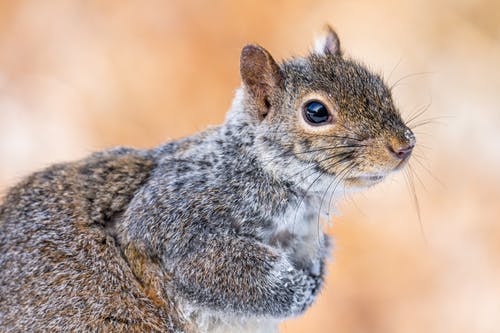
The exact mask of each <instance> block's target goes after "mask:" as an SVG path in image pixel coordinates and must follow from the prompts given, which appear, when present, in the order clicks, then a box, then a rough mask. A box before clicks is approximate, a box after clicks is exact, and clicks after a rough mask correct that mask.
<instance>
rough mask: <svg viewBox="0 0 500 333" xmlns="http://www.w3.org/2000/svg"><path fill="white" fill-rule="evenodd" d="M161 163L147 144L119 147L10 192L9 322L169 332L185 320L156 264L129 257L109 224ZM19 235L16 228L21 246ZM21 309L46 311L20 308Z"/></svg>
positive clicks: (5, 316)
mask: <svg viewBox="0 0 500 333" xmlns="http://www.w3.org/2000/svg"><path fill="white" fill-rule="evenodd" d="M153 166H154V164H153V162H152V159H150V158H149V157H148V156H147V155H146V154H144V153H136V152H134V151H132V150H120V149H119V150H113V151H110V152H105V153H98V154H95V155H93V156H91V157H90V158H88V159H85V160H82V161H79V162H75V163H69V164H62V165H55V166H52V167H50V168H48V169H46V170H44V171H41V172H38V173H36V174H34V175H32V176H30V177H29V178H28V179H26V180H25V181H23V182H22V183H20V184H19V185H17V186H16V187H15V188H13V189H12V190H11V191H10V192H9V194H8V196H7V197H6V198H5V201H4V204H3V206H2V209H3V210H2V211H1V212H0V219H3V218H2V216H8V218H9V219H8V220H7V221H5V222H4V223H5V225H4V228H5V229H7V230H4V232H3V233H2V234H1V238H0V250H1V252H2V253H3V255H4V256H9V258H6V260H4V261H3V263H4V266H3V267H0V271H1V272H2V275H3V276H2V281H3V283H4V284H2V285H1V286H0V290H1V293H0V298H1V299H0V313H2V318H0V324H1V326H2V327H3V328H10V329H12V330H13V331H16V332H27V331H30V330H31V329H32V328H33V327H46V328H47V329H50V331H54V332H55V331H62V330H63V331H97V330H98V331H100V332H155V331H157V332H160V331H161V332H165V331H169V330H170V331H172V328H173V327H176V328H177V329H180V328H182V327H183V325H182V324H181V323H179V322H176V321H177V320H178V319H177V318H178V316H176V315H174V316H172V314H175V309H174V308H173V307H172V304H168V303H167V301H166V299H165V298H161V297H160V296H158V295H157V294H156V293H157V291H156V290H157V289H158V288H157V286H156V283H159V282H158V280H157V279H154V278H152V276H153V274H154V276H161V275H158V271H155V272H154V273H153V272H152V271H153V270H154V267H155V266H154V265H152V264H150V263H149V262H145V259H144V258H143V257H142V256H141V255H136V251H135V250H133V249H127V250H126V251H127V254H128V258H127V259H125V257H124V256H123V253H120V251H119V249H118V247H117V246H115V240H114V238H113V237H112V236H111V235H110V233H109V232H107V231H106V230H105V228H106V224H107V223H110V222H111V220H112V219H113V218H114V215H115V214H117V213H120V212H121V211H123V209H124V208H125V207H126V205H127V204H128V203H129V201H130V199H131V197H132V196H133V195H134V193H135V191H136V190H137V189H138V187H139V186H141V184H143V182H144V181H145V180H146V179H147V177H148V175H149V172H150V170H151V169H152V168H153ZM34 212H35V214H34ZM36 212H38V213H36ZM54 219H59V220H60V221H65V222H66V223H65V224H61V223H53V221H54ZM106 221H107V222H106ZM9 229H15V234H14V233H10V232H9ZM10 237H16V242H15V245H13V244H12V242H9V240H8V238H10ZM7 242H9V244H8V246H9V249H8V251H7V249H6V248H4V245H5V244H7ZM127 260H128V263H127ZM129 265H130V266H129ZM129 267H132V269H130V268H129ZM54 272H57V274H54ZM146 295H147V296H149V297H146ZM49 299H50V302H49ZM158 305H161V306H158ZM20 308H26V309H36V311H33V313H23V314H20V313H19V312H17V309H20ZM51 313H54V315H51ZM171 321H174V322H173V323H169V322H171ZM183 331H187V329H186V328H184V329H183Z"/></svg>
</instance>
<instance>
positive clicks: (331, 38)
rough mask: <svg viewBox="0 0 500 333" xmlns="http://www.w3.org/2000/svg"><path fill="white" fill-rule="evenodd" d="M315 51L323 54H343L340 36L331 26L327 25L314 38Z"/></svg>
mask: <svg viewBox="0 0 500 333" xmlns="http://www.w3.org/2000/svg"><path fill="white" fill-rule="evenodd" d="M314 53H315V54H317V55H321V56H324V55H328V54H331V55H335V56H342V51H341V50H340V40H339V36H338V35H337V33H336V32H335V30H333V29H332V27H331V26H329V25H326V26H325V27H324V28H323V31H322V33H321V35H320V36H319V37H317V38H316V39H315V40H314Z"/></svg>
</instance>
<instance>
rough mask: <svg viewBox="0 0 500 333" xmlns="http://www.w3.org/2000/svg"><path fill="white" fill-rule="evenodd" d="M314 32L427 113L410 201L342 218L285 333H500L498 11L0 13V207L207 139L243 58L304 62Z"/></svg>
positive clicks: (229, 7)
mask: <svg viewBox="0 0 500 333" xmlns="http://www.w3.org/2000/svg"><path fill="white" fill-rule="evenodd" d="M325 23H330V24H332V25H333V26H334V27H335V28H336V30H337V32H338V33H339V35H340V37H341V42H342V46H343V49H344V50H345V52H346V54H347V55H349V56H352V57H353V58H356V59H360V60H362V61H364V62H365V63H366V64H367V65H368V66H369V67H370V68H372V69H373V70H375V71H378V72H380V73H383V74H384V76H385V77H386V78H387V81H388V82H389V84H395V83H396V82H398V83H397V85H396V88H395V89H394V98H395V100H396V103H397V105H398V106H399V107H400V109H401V112H402V114H403V115H404V116H405V118H406V119H408V118H410V117H411V115H412V114H415V113H416V112H419V111H420V110H424V109H425V110H426V112H425V113H424V114H422V115H421V116H420V117H418V118H417V119H416V120H415V121H414V124H418V123H419V122H420V123H421V126H419V127H418V128H416V129H415V131H416V133H417V137H418V149H417V151H416V154H415V156H414V157H413V160H412V162H411V165H412V168H413V171H414V173H413V183H414V185H415V191H413V190H412V189H411V186H408V185H407V182H406V180H405V177H404V175H403V174H402V173H400V174H398V175H394V176H393V177H391V178H390V179H389V181H386V182H385V183H384V184H381V185H379V186H376V187H374V188H373V189H370V190H369V191H366V192H364V193H363V194H357V195H353V196H352V197H350V198H349V199H348V200H346V201H344V202H343V203H341V204H340V206H339V211H340V213H339V216H337V217H335V218H334V219H333V220H334V224H333V226H332V227H330V228H329V229H330V230H329V232H330V233H331V234H332V235H333V236H334V237H335V241H336V245H335V250H334V252H333V255H332V260H331V262H330V265H329V275H328V278H327V282H326V288H325V290H324V291H323V293H322V294H321V297H320V299H319V300H318V302H317V303H316V304H315V305H314V306H313V307H312V308H311V309H310V310H309V311H308V312H307V313H306V314H305V315H304V316H302V317H300V318H297V319H294V320H290V321H288V322H286V323H285V324H283V325H282V329H281V330H282V332H285V333H295V332H350V333H362V332H369V333H374V332H375V333H379V332H380V333H390V332H405V333H406V332H408V333H411V332H428V333H429V332H436V333H437V332H439V333H443V332H447V333H449V332H453V333H455V332H456V333H458V332H464V333H465V332H467V333H471V332H481V333H488V332H500V205H499V198H500V175H499V170H500V109H499V106H500V94H499V87H500V2H498V1H475V0H453V1H452V0H449V1H445V0H443V1H421V0H419V1H417V0H414V1H397V2H396V1H389V0H375V1H374V0H356V1H321V0H317V1H315V0H287V1H285V0H276V1H264V0H261V1H245V2H239V1H234V0H214V1H201V0H191V1H180V0H178V1H176V0H171V1H97V0H96V1H91V0H85V1H83V0H82V1H76V0H52V1H36V0H33V1H8V0H1V1H0V192H2V193H5V191H6V190H7V188H8V187H9V186H11V185H13V184H14V183H16V182H17V181H19V180H20V179H21V178H22V177H23V176H25V175H27V174H29V173H30V172H32V171H34V170H37V169H40V168H43V167H45V166H47V165H49V164H52V163H54V162H60V161H68V160H73V159H77V158H81V157H84V156H85V155H87V154H89V153H90V152H93V151H96V150H102V149H105V148H108V147H112V146H116V145H122V146H133V147H152V146H155V145H158V144H160V143H161V142H164V141H166V140H169V139H173V138H179V137H182V136H186V135H189V134H191V133H194V132H196V131H199V130H202V129H204V128H205V127H206V126H208V125H210V124H218V123H220V122H222V121H223V119H224V114H225V112H226V110H227V109H228V107H229V105H230V102H231V98H232V95H233V92H234V90H235V89H236V88H237V87H238V85H239V72H238V68H239V67H238V61H239V52H240V50H241V48H242V47H243V45H244V44H246V43H249V42H254V43H255V42H257V43H259V44H261V45H263V46H265V47H266V48H267V49H268V50H269V51H271V53H272V54H273V55H274V56H275V58H276V59H283V58H286V57H290V56H292V55H300V54H305V53H306V52H307V51H308V50H309V49H310V47H311V45H312V37H313V36H314V33H315V32H318V31H319V30H320V28H321V27H322V26H323V25H324V24H325ZM410 178H412V177H410ZM414 193H416V196H417V199H418V206H419V208H417V205H416V201H415V195H414ZM419 216H420V218H419Z"/></svg>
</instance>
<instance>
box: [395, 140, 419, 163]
mask: <svg viewBox="0 0 500 333" xmlns="http://www.w3.org/2000/svg"><path fill="white" fill-rule="evenodd" d="M413 147H415V144H413V143H410V144H402V145H389V146H388V148H389V151H390V152H391V153H392V155H394V156H395V157H396V158H398V159H401V160H404V159H405V158H407V157H408V156H410V154H411V152H412V150H413Z"/></svg>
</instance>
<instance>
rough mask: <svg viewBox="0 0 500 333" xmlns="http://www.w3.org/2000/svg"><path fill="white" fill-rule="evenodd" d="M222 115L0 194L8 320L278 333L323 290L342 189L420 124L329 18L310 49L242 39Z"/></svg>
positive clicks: (369, 176)
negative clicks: (205, 125)
mask: <svg viewBox="0 0 500 333" xmlns="http://www.w3.org/2000/svg"><path fill="white" fill-rule="evenodd" d="M240 73H241V79H242V85H241V87H240V88H239V89H238V90H237V92H236V96H235V98H234V100H233V103H232V106H231V108H230V110H229V112H228V114H227V117H226V120H225V122H224V123H223V124H222V125H220V126H216V127H212V128H209V129H207V130H205V131H203V132H201V133H198V134H195V135H193V136H190V137H186V138H183V139H180V140H176V141H171V142H167V143H165V144H163V145H161V146H159V147H157V148H154V149H150V150H134V149H127V148H116V149H112V150H109V151H105V152H100V153H96V154H93V155H91V156H90V157H88V158H86V159H83V160H80V161H77V162H72V163H63V164H58V165H54V166H51V167H49V168H47V169H45V170H43V171H40V172H37V173H34V174H32V175H31V176H29V177H27V178H26V179H24V180H23V181H22V182H20V183H19V184H18V185H17V186H15V187H13V188H12V189H11V190H10V191H9V192H8V193H7V195H6V196H5V198H4V200H3V204H2V206H0V331H2V332H28V331H44V332H69V331H74V332H77V331H78V332H266V333H267V332H273V331H276V330H277V325H278V324H279V323H280V322H281V321H283V320H285V319H287V318H290V317H293V316H297V315H299V314H301V313H303V312H304V311H305V310H306V309H307V308H308V307H309V306H310V305H311V304H312V303H313V302H314V300H315V299H316V297H317V295H318V292H319V291H320V289H321V286H322V283H323V278H324V274H325V258H326V257H327V255H328V251H329V238H328V237H327V236H326V235H325V234H324V233H323V232H322V231H321V230H320V229H319V225H318V223H319V220H320V216H319V215H320V214H322V213H323V212H325V211H328V209H329V206H330V201H331V198H332V197H333V198H335V196H336V193H338V192H341V190H340V189H342V191H350V190H353V189H359V188H364V187H368V186H371V185H373V184H376V183H378V182H380V181H381V180H382V179H384V177H385V176H386V175H387V174H389V173H391V172H393V171H395V170H398V169H400V168H401V167H402V166H404V165H405V163H406V162H407V160H408V158H409V157H410V155H411V151H412V148H413V147H414V145H415V136H414V135H413V133H412V132H411V130H410V129H409V128H408V127H407V126H406V125H405V124H404V122H403V121H402V120H401V117H400V114H399V112H398V110H397V109H396V107H395V106H394V104H393V101H392V97H391V92H390V89H389V88H388V87H387V86H386V84H385V83H384V81H383V80H382V78H381V77H380V76H378V75H376V74H374V73H372V72H370V71H369V70H367V69H366V68H365V67H364V66H362V65H361V64H359V63H358V62H356V61H353V60H350V59H347V58H346V57H344V56H343V54H342V52H341V48H340V43H339V39H338V36H337V34H336V33H335V32H334V31H333V30H332V29H331V28H330V27H327V28H326V29H325V33H324V35H323V36H322V37H321V38H320V39H319V40H318V41H317V43H316V44H315V47H314V50H313V51H312V52H311V53H310V54H309V55H307V56H306V57H297V58H293V59H291V60H287V61H284V62H282V63H277V62H275V60H274V59H273V58H272V56H271V55H270V54H269V52H268V51H266V50H265V49H264V48H262V47H260V46H257V45H247V46H245V47H244V48H243V50H242V52H241V65H240Z"/></svg>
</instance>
